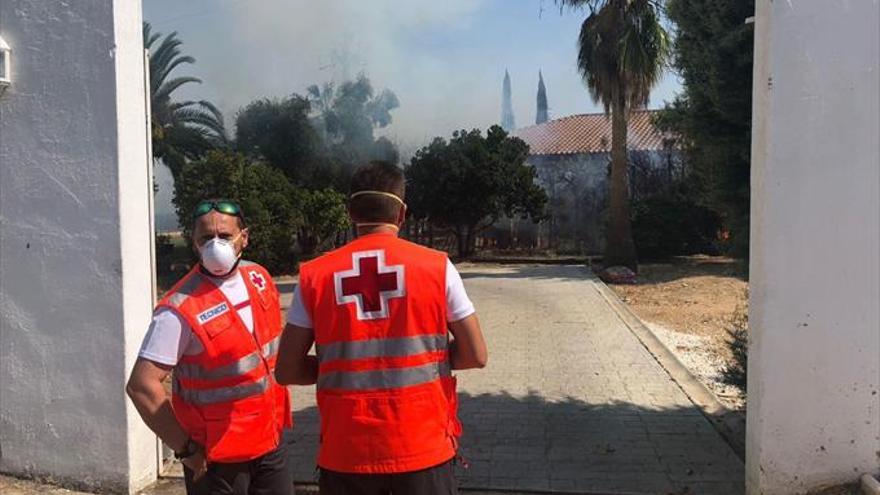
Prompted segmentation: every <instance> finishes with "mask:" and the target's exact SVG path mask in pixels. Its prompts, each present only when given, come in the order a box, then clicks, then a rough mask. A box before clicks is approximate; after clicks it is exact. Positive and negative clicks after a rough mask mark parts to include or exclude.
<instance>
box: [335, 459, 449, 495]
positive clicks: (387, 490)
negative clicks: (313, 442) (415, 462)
mask: <svg viewBox="0 0 880 495" xmlns="http://www.w3.org/2000/svg"><path fill="white" fill-rule="evenodd" d="M452 464H453V463H452V459H450V460H449V461H447V462H444V463H443V464H440V465H439V466H434V467H432V468H428V469H422V470H421V471H410V472H408V473H395V474H353V473H339V472H336V471H330V470H328V469H323V468H322V469H321V478H320V481H319V485H320V489H321V495H457V494H458V487H457V486H456V483H455V475H454V473H453V465H452Z"/></svg>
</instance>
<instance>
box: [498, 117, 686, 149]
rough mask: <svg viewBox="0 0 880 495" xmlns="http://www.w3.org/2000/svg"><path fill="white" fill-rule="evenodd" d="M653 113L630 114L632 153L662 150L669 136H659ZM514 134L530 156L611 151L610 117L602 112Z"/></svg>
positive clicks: (629, 139) (538, 126)
mask: <svg viewBox="0 0 880 495" xmlns="http://www.w3.org/2000/svg"><path fill="white" fill-rule="evenodd" d="M654 113H656V110H638V111H634V112H632V113H631V114H630V118H629V133H628V138H627V141H628V148H629V149H630V150H632V151H649V150H663V149H666V148H667V147H666V146H664V142H665V141H668V140H669V139H670V138H672V137H673V136H672V135H669V134H664V133H661V132H660V131H659V130H658V129H657V128H656V127H654V124H653V123H652V122H651V118H652V116H653V115H654ZM513 135H514V136H516V137H518V138H520V139H522V140H523V141H525V142H526V143H527V144H528V145H529V148H530V153H531V154H532V155H573V154H582V153H608V152H610V151H611V117H610V116H608V117H606V116H605V114H604V113H594V114H581V115H571V116H568V117H562V118H559V119H556V120H550V121H547V122H544V123H543V124H538V125H533V126H530V127H523V128H522V129H517V130H516V131H514V132H513Z"/></svg>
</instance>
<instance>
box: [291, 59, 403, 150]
mask: <svg viewBox="0 0 880 495" xmlns="http://www.w3.org/2000/svg"><path fill="white" fill-rule="evenodd" d="M307 95H308V99H309V101H310V102H311V104H312V109H313V112H312V122H313V124H314V125H315V127H316V128H317V129H318V132H319V133H320V134H321V136H322V138H323V140H324V145H325V148H326V152H327V153H328V155H329V156H330V157H331V158H333V159H335V160H338V161H340V162H341V163H343V164H345V165H347V166H349V167H351V166H353V165H357V164H361V163H365V162H366V161H368V160H370V159H379V158H381V159H387V157H388V156H389V145H391V146H392V147H393V146H394V145H393V143H391V142H390V141H388V140H387V139H386V142H384V143H381V144H377V142H376V140H375V138H374V135H373V133H374V131H375V130H376V129H381V128H384V127H387V126H388V125H389V124H391V122H392V115H391V112H392V111H393V110H394V109H395V108H397V107H399V106H400V101H399V100H398V99H397V96H396V95H395V94H394V92H392V91H391V90H388V89H383V90H382V91H380V92H379V93H378V94H376V93H375V91H374V90H373V86H372V84H371V83H370V80H369V78H367V76H365V75H364V74H361V75H359V76H358V78H357V79H356V80H354V81H346V82H343V83H342V84H340V85H339V86H338V87H337V86H335V85H333V84H332V83H325V84H324V85H323V86H318V85H313V86H309V88H308V89H307ZM380 139H381V138H380ZM394 154H396V150H395V152H394ZM392 155H393V154H392Z"/></svg>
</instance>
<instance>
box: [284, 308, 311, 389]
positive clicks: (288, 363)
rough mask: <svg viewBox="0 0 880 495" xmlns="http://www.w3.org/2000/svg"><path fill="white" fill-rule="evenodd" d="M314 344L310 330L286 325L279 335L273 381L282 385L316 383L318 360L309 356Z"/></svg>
mask: <svg viewBox="0 0 880 495" xmlns="http://www.w3.org/2000/svg"><path fill="white" fill-rule="evenodd" d="M314 342H315V332H314V330H312V329H311V328H304V327H298V326H296V325H291V324H290V323H288V324H287V325H285V327H284V331H283V332H282V333H281V342H280V344H279V345H278V362H277V363H276V364H275V380H277V381H278V383H280V384H282V385H314V384H315V383H316V382H317V381H318V358H317V357H315V356H310V355H309V350H310V349H311V348H312V344H313V343H314Z"/></svg>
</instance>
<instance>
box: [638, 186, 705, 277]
mask: <svg viewBox="0 0 880 495" xmlns="http://www.w3.org/2000/svg"><path fill="white" fill-rule="evenodd" d="M632 222H633V224H632V230H633V240H634V241H635V243H636V249H637V250H638V253H639V258H640V259H641V260H642V261H645V260H656V259H663V258H667V257H669V256H675V255H686V254H697V253H706V254H715V253H716V252H717V248H716V246H715V239H716V237H717V232H718V230H719V229H720V227H721V221H720V218H719V217H718V215H717V214H715V213H714V212H712V211H710V210H709V209H707V208H705V207H702V206H700V205H698V204H697V203H696V202H695V201H693V200H692V199H690V198H689V197H688V196H687V195H686V194H684V193H683V192H680V191H672V192H668V193H662V194H657V195H654V196H651V197H649V198H646V199H644V200H642V201H639V202H638V203H636V204H635V205H634V206H633V220H632Z"/></svg>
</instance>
